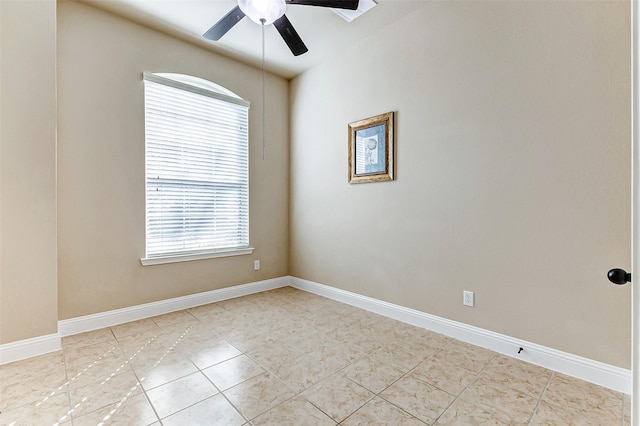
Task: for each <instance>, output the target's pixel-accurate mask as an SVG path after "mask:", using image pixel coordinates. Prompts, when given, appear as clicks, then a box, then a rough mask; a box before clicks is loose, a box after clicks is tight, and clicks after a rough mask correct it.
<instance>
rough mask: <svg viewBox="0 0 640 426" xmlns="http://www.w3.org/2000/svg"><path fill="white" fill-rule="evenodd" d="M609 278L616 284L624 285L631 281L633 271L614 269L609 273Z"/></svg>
mask: <svg viewBox="0 0 640 426" xmlns="http://www.w3.org/2000/svg"><path fill="white" fill-rule="evenodd" d="M607 278H609V281H611V282H612V283H614V284H618V285H622V284H626V283H630V282H631V273H630V272H627V271H625V270H624V269H618V268H616V269H612V270H610V271H609V272H608V273H607Z"/></svg>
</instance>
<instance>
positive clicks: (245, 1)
mask: <svg viewBox="0 0 640 426" xmlns="http://www.w3.org/2000/svg"><path fill="white" fill-rule="evenodd" d="M238 6H239V7H240V10H241V11H242V12H243V13H244V14H245V15H247V16H248V17H249V18H251V20H252V21H253V22H255V23H256V24H260V25H262V24H264V25H269V24H273V22H274V21H275V20H276V19H278V18H280V17H281V16H282V15H284V12H285V9H286V8H287V4H286V2H285V0H238ZM263 20H264V22H263Z"/></svg>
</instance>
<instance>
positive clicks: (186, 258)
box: [140, 247, 254, 266]
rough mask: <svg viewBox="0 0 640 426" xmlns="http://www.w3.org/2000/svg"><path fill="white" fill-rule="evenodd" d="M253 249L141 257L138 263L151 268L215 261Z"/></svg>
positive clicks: (247, 252)
mask: <svg viewBox="0 0 640 426" xmlns="http://www.w3.org/2000/svg"><path fill="white" fill-rule="evenodd" d="M253 250H254V249H253V247H248V248H244V249H231V250H220V251H212V252H209V253H199V254H185V255H176V256H163V257H160V256H159V257H143V258H142V259H140V263H142V265H143V266H151V265H162V264H165V263H177V262H190V261H192V260H204V259H215V258H217V257H229V256H242V255H245V254H251V253H253Z"/></svg>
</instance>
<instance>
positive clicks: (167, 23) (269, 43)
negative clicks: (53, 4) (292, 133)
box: [83, 0, 426, 78]
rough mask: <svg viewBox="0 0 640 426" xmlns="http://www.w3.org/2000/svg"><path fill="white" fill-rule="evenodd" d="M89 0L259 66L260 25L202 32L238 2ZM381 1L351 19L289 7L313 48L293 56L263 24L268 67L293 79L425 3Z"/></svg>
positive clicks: (321, 10)
mask: <svg viewBox="0 0 640 426" xmlns="http://www.w3.org/2000/svg"><path fill="white" fill-rule="evenodd" d="M83 1H84V2H85V3H88V4H91V5H93V6H96V7H99V8H101V9H105V10H107V11H110V12H112V13H115V14H118V15H121V16H124V17H126V18H129V19H131V20H133V21H136V22H139V23H142V24H144V25H147V26H149V27H152V28H155V29H158V30H160V31H163V32H166V33H169V34H171V35H174V36H177V37H179V38H183V39H186V40H188V41H190V42H193V43H196V44H198V45H200V46H203V47H205V48H207V49H210V50H212V51H215V52H218V53H221V54H224V55H225V56H229V57H232V58H234V59H237V60H240V61H243V62H246V63H249V64H251V65H254V66H256V67H260V65H261V58H262V38H261V37H262V29H261V27H260V26H259V25H257V24H255V23H254V22H252V21H251V20H250V19H249V18H246V17H245V18H244V19H243V20H242V21H240V22H239V23H238V24H237V25H236V26H234V27H233V28H232V29H231V30H230V31H229V32H228V33H227V34H226V35H225V36H224V37H222V39H221V40H220V41H218V42H214V41H209V40H205V39H204V38H203V37H202V34H203V33H204V32H205V31H207V30H208V29H209V28H210V27H211V26H213V25H214V24H215V23H216V22H217V21H218V20H219V19H220V18H222V17H223V16H224V15H225V14H226V13H227V12H228V11H230V10H231V9H232V8H233V7H235V6H236V4H237V1H236V0H83ZM376 1H377V3H378V5H377V6H376V7H374V8H373V9H371V10H370V11H368V12H366V13H365V14H364V15H362V16H360V17H359V18H357V19H355V20H354V21H352V22H347V21H345V20H344V19H343V18H341V17H340V16H338V15H337V14H336V13H334V12H333V11H332V10H331V9H327V8H322V7H313V6H301V5H289V6H287V11H286V15H287V17H288V18H289V20H290V21H291V23H292V24H293V26H294V27H295V29H296V30H297V32H298V34H299V35H300V37H301V38H302V40H303V41H304V42H305V44H306V45H307V47H308V48H309V52H307V53H305V54H303V55H301V56H297V57H295V56H293V55H292V54H291V52H290V51H289V48H288V47H287V45H286V44H285V43H284V41H283V40H282V38H281V37H280V34H278V32H277V30H276V29H275V28H273V26H272V25H269V26H267V27H265V68H266V69H267V70H268V71H271V72H273V73H276V74H278V75H281V76H283V77H285V78H292V77H294V76H296V75H298V74H300V73H301V72H303V71H305V70H307V69H309V68H310V67H312V66H313V65H315V64H317V63H319V62H321V61H322V60H323V59H324V58H326V57H328V56H329V55H332V54H335V53H337V52H338V51H339V50H340V49H342V48H344V46H351V45H354V44H357V43H359V42H360V41H362V40H363V39H365V38H366V37H367V36H368V35H369V34H371V33H372V32H375V31H377V30H378V29H380V28H381V27H384V26H386V25H389V24H391V23H393V22H394V21H396V20H398V19H400V18H402V17H403V16H405V15H407V14H409V13H411V12H412V11H413V10H415V8H416V7H420V6H422V5H424V4H425V3H426V2H424V1H421V0H376Z"/></svg>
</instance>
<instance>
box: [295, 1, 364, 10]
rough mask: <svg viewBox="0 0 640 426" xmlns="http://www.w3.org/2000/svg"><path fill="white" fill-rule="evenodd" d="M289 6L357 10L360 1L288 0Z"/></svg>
mask: <svg viewBox="0 0 640 426" xmlns="http://www.w3.org/2000/svg"><path fill="white" fill-rule="evenodd" d="M286 2H287V4H302V5H305V6H319V7H333V8H335V9H349V10H357V9H358V3H359V2H360V0H286Z"/></svg>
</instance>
